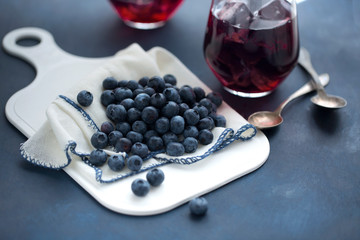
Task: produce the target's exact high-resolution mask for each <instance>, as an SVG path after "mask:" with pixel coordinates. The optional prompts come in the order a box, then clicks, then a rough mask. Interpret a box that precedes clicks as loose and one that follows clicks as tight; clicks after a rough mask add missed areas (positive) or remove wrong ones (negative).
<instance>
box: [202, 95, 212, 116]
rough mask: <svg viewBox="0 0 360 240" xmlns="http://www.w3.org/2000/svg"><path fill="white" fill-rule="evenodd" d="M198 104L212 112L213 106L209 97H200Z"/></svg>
mask: <svg viewBox="0 0 360 240" xmlns="http://www.w3.org/2000/svg"><path fill="white" fill-rule="evenodd" d="M199 105H201V106H204V107H206V108H207V110H208V111H209V113H210V112H212V108H213V107H212V102H211V101H210V100H209V99H207V98H203V99H201V100H200V102H199Z"/></svg>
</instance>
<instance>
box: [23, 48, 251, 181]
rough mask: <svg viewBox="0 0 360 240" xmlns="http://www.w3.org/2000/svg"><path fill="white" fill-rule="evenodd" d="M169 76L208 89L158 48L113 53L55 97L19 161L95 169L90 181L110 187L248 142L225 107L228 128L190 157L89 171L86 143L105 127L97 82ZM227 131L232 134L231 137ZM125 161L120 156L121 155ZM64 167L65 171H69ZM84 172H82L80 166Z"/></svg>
mask: <svg viewBox="0 0 360 240" xmlns="http://www.w3.org/2000/svg"><path fill="white" fill-rule="evenodd" d="M167 73H171V74H173V75H174V76H175V77H176V78H177V79H178V82H179V85H180V84H181V85H185V84H188V85H190V86H194V84H196V86H200V87H203V88H204V89H205V91H207V92H209V91H210V89H208V88H207V87H206V86H205V85H204V84H203V83H202V82H201V81H200V80H199V79H198V78H197V77H196V76H195V75H194V74H193V73H192V72H191V71H190V70H188V69H187V68H186V67H185V66H184V65H183V64H182V63H181V62H180V61H179V60H178V59H177V58H176V57H175V56H173V55H172V54H171V53H169V52H168V51H166V50H165V49H163V48H160V47H154V48H152V49H151V50H149V51H147V52H146V51H144V50H143V49H142V48H141V47H140V46H139V45H138V44H132V45H130V46H129V47H128V48H126V49H124V50H121V51H119V52H118V53H117V54H116V55H115V56H114V57H113V58H111V59H110V60H109V61H108V62H107V63H105V64H104V65H103V66H101V67H99V68H98V69H96V70H94V72H92V73H91V74H89V75H88V76H87V77H85V78H84V79H82V80H80V81H78V82H75V83H74V85H73V86H69V90H68V91H67V92H66V93H63V94H62V95H60V96H59V97H58V98H57V99H55V100H54V101H53V102H52V103H51V104H50V105H49V107H48V109H47V111H46V116H47V120H46V122H45V123H44V124H43V125H42V126H41V128H40V129H39V130H38V131H37V132H36V133H35V134H34V135H33V136H31V137H30V138H29V139H28V140H27V141H26V142H25V143H23V144H22V145H21V147H20V150H21V154H22V156H23V157H24V158H25V159H26V160H27V161H29V162H31V163H34V164H36V165H39V166H42V167H47V168H52V169H62V168H65V167H71V162H72V161H84V166H86V164H87V165H89V166H90V167H92V168H94V169H95V177H96V180H97V181H99V182H102V183H108V182H114V181H117V180H119V179H122V178H125V177H128V176H132V175H134V174H137V173H140V172H143V171H147V170H149V169H151V168H154V167H158V166H160V165H164V164H169V163H178V164H191V163H194V162H196V161H199V160H202V159H204V158H205V157H207V156H209V155H211V154H212V153H214V152H216V151H218V150H221V149H223V148H225V147H226V146H227V145H229V144H230V143H232V142H234V141H235V140H248V139H251V138H252V137H253V136H254V135H255V134H256V129H255V128H254V127H253V126H252V125H250V124H246V122H245V124H244V121H243V120H241V119H240V120H239V115H238V114H237V113H236V112H235V111H233V110H232V109H231V108H229V106H228V105H226V103H223V105H222V106H221V107H220V108H219V110H218V112H220V113H221V114H223V115H225V116H226V117H227V119H228V123H227V125H228V128H215V129H214V130H213V134H214V141H213V143H212V144H210V145H206V146H201V145H199V148H198V150H197V151H196V153H193V154H186V155H184V156H182V157H181V158H174V157H170V156H167V155H166V154H165V153H150V154H149V156H148V157H147V159H146V161H144V164H143V166H142V168H141V170H140V171H137V172H132V171H130V170H128V169H127V168H126V169H124V170H122V171H121V172H114V171H111V170H110V169H109V167H108V166H107V165H104V166H102V167H95V166H93V165H92V164H91V163H90V162H89V161H88V157H89V154H90V152H91V151H93V150H94V148H93V146H92V145H91V142H90V138H91V136H92V135H93V134H94V133H95V132H96V131H99V126H100V125H101V123H103V122H105V121H108V118H107V116H106V113H105V108H104V106H102V104H101V102H100V96H101V93H102V91H103V89H102V81H103V80H104V79H105V78H106V77H109V76H112V77H114V78H116V79H118V80H122V79H127V80H130V79H140V78H141V77H143V76H149V77H151V76H156V75H158V76H163V75H165V74H167ZM81 90H87V91H89V92H91V93H92V94H93V96H94V101H93V103H92V104H91V105H90V106H89V107H80V106H79V105H77V102H76V97H77V94H78V93H79V92H80V91H81ZM233 129H238V130H237V131H236V132H235V131H234V130H233ZM105 152H106V153H107V154H108V155H113V154H119V153H116V152H115V151H114V149H112V148H110V147H108V148H106V149H105ZM122 154H123V155H124V156H125V157H127V155H126V153H122ZM69 165H70V166H69ZM86 167H88V166H86Z"/></svg>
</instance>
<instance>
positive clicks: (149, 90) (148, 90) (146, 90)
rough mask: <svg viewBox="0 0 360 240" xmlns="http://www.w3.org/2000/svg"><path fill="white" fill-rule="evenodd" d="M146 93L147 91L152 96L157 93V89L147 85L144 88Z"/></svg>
mask: <svg viewBox="0 0 360 240" xmlns="http://www.w3.org/2000/svg"><path fill="white" fill-rule="evenodd" d="M144 93H146V94H147V95H149V96H152V95H154V94H155V90H154V89H153V88H151V87H145V88H144Z"/></svg>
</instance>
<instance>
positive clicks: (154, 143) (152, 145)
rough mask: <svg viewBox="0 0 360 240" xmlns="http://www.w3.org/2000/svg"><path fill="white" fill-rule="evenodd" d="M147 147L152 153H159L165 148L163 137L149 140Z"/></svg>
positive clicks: (153, 137)
mask: <svg viewBox="0 0 360 240" xmlns="http://www.w3.org/2000/svg"><path fill="white" fill-rule="evenodd" d="M147 146H148V148H149V150H150V151H152V152H153V151H159V150H161V149H163V148H164V143H163V140H162V139H161V137H158V136H152V137H150V138H149V141H148V142H147Z"/></svg>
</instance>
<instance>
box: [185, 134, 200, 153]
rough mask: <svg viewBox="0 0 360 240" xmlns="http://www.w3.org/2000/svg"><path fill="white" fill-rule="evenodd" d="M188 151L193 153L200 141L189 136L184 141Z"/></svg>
mask: <svg viewBox="0 0 360 240" xmlns="http://www.w3.org/2000/svg"><path fill="white" fill-rule="evenodd" d="M183 145H184V148H185V152H186V153H193V152H195V151H196V149H197V148H198V141H197V140H196V139H195V138H193V137H187V138H185V139H184V141H183Z"/></svg>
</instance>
